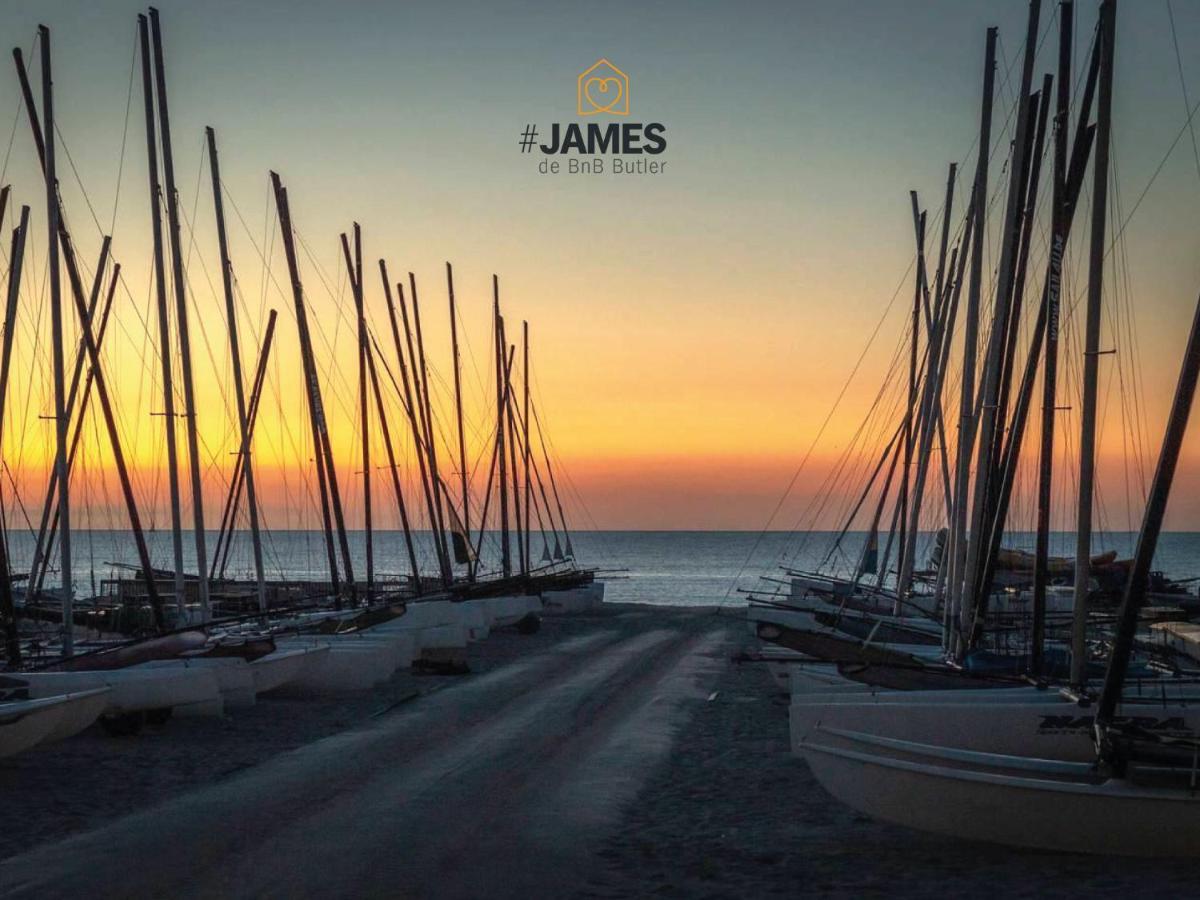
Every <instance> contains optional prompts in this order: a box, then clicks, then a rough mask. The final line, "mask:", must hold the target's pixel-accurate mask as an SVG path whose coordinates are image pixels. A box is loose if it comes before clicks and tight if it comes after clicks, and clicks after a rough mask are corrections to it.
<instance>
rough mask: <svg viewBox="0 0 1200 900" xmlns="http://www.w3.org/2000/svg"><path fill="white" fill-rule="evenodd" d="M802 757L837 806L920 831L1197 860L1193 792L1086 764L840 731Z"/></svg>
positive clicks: (1198, 803) (1198, 814) (1199, 801)
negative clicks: (1143, 782)
mask: <svg viewBox="0 0 1200 900" xmlns="http://www.w3.org/2000/svg"><path fill="white" fill-rule="evenodd" d="M827 738H833V739H834V740H836V741H838V742H840V743H841V744H843V746H834V745H833V744H832V743H830V742H827V740H826V739H827ZM802 751H803V755H804V758H805V759H806V760H807V761H808V764H809V767H810V768H811V769H812V772H813V775H814V776H815V777H816V779H817V781H819V782H820V783H821V786H822V787H824V788H825V790H827V791H828V792H829V793H830V794H832V795H833V796H834V797H836V798H837V799H838V800H840V801H841V802H843V803H845V804H846V805H847V806H850V807H851V808H853V809H855V810H858V811H859V812H861V813H864V814H866V815H868V816H871V817H872V818H876V819H879V820H881V821H885V822H891V823H893V824H896V825H903V826H906V827H908V828H915V829H917V830H920V831H926V832H931V833H934V834H940V835H945V836H948V837H954V838H962V839H966V840H976V841H988V842H992V843H999V844H1008V845H1011V846H1016V847H1032V848H1036V849H1039V850H1060V851H1067V852H1072V853H1095V854H1107V855H1124V856H1150V857H1172V856H1179V857H1194V856H1195V854H1196V848H1197V847H1200V795H1198V794H1197V793H1196V792H1195V791H1189V790H1183V789H1178V788H1174V789H1173V788H1169V787H1149V786H1142V785H1139V784H1136V783H1133V782H1131V781H1127V780H1123V779H1118V778H1105V777H1103V776H1100V775H1098V774H1097V772H1096V770H1095V768H1094V766H1093V765H1092V764H1091V763H1087V762H1062V761H1057V760H1046V759H1037V758H1032V757H1027V756H1012V755H1004V754H990V753H977V752H969V751H963V750H952V749H948V748H945V747H937V746H933V745H929V744H922V743H916V742H906V741H894V740H889V739H885V738H879V737H875V736H872V735H864V734H861V733H854V732H850V731H837V730H834V731H825V730H822V731H820V732H819V733H818V735H817V736H815V737H814V739H813V741H810V742H808V743H806V744H805V745H804V746H803V748H802Z"/></svg>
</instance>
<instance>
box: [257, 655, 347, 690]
mask: <svg viewBox="0 0 1200 900" xmlns="http://www.w3.org/2000/svg"><path fill="white" fill-rule="evenodd" d="M328 654H329V645H328V644H322V645H321V646H319V647H290V648H287V649H283V650H276V651H275V652H274V653H269V654H267V655H266V656H261V657H259V658H258V659H256V660H254V661H253V662H252V663H250V672H251V675H252V676H253V678H254V692H255V693H256V694H265V693H268V692H269V691H273V690H276V689H277V688H281V687H283V686H284V685H286V684H288V683H289V682H292V681H294V680H295V679H297V678H299V677H300V674H301V673H302V672H304V671H305V669H308V668H311V667H312V666H314V665H315V664H316V663H318V662H319V661H320V660H322V659H323V658H324V657H325V656H326V655H328Z"/></svg>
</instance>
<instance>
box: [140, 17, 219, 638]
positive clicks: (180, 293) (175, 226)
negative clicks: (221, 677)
mask: <svg viewBox="0 0 1200 900" xmlns="http://www.w3.org/2000/svg"><path fill="white" fill-rule="evenodd" d="M150 28H151V31H152V33H153V38H154V80H155V86H156V88H157V91H158V124H159V140H160V142H161V143H162V162H163V177H164V179H165V180H166V192H167V224H168V227H169V228H170V230H171V270H172V271H171V274H172V276H173V279H174V282H175V319H176V329H177V330H178V332H179V367H180V370H181V371H182V373H183V403H184V406H185V407H186V408H185V410H184V424H185V426H186V432H187V441H188V471H189V474H190V475H191V480H192V532H193V536H194V538H195V541H196V579H197V588H198V593H199V600H200V614H201V616H202V617H203V618H204V620H205V621H207V620H208V619H209V618H210V616H211V612H212V611H211V609H210V606H209V599H208V552H207V548H206V546H205V535H204V499H203V496H202V494H203V485H202V483H201V481H200V441H199V438H198V437H197V434H196V390H195V385H194V384H193V381H192V345H191V340H190V338H189V333H188V308H187V284H186V282H185V281H184V275H183V247H182V240H181V238H180V230H179V198H178V196H177V194H176V191H175V163H174V160H173V158H172V154H171V120H170V115H169V112H168V109H167V76H166V70H165V68H164V65H163V47H162V29H161V28H160V27H159V21H158V10H157V9H155V8H154V7H153V6H152V7H150Z"/></svg>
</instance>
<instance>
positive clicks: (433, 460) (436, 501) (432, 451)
mask: <svg viewBox="0 0 1200 900" xmlns="http://www.w3.org/2000/svg"><path fill="white" fill-rule="evenodd" d="M408 287H409V293H411V294H412V311H413V330H415V331H416V334H417V356H416V365H417V366H419V369H418V368H414V369H413V380H414V384H415V385H416V387H417V402H418V404H419V406H420V407H421V414H422V416H423V417H424V421H425V451H426V453H428V454H429V480H430V482H431V486H432V488H433V509H434V512H435V513H436V514H437V522H436V523H435V525H434V533H435V535H436V538H437V542H438V552H439V553H440V554H441V555H442V558H443V559H444V560H445V561H446V568H447V571H449V566H450V555H449V552H448V550H447V549H446V520H445V518H444V517H443V515H442V479H441V475H440V474H439V470H438V461H437V436H436V435H435V434H434V431H433V408H432V406H431V401H430V399H429V398H430V393H431V392H430V389H429V369H428V367H427V366H426V365H425V339H424V337H423V335H422V330H421V303H420V301H419V300H418V299H417V276H416V275H414V274H413V273H412V272H409V273H408ZM400 312H401V314H402V315H403V317H404V328H405V331H407V330H408V313H407V312H406V311H405V305H404V296H403V295H401V297H400ZM409 357H412V347H411V346H410V347H409ZM451 583H452V577H451V578H450V579H448V580H447V581H446V586H447V587H449V586H450V584H451Z"/></svg>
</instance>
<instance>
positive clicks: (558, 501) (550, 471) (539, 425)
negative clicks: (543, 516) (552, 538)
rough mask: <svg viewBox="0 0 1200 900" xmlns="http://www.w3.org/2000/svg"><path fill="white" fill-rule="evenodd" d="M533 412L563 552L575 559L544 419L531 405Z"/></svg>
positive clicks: (535, 407)
mask: <svg viewBox="0 0 1200 900" xmlns="http://www.w3.org/2000/svg"><path fill="white" fill-rule="evenodd" d="M531 411H532V412H533V421H534V424H536V425H537V430H538V441H539V443H541V445H542V458H543V459H544V460H545V461H546V474H547V475H549V476H550V490H551V492H552V493H553V494H554V505H555V506H556V507H557V508H558V521H559V522H560V523H561V524H562V532H563V540H565V541H566V544H567V545H566V547H564V548H563V552H564V553H565V554H566V556H567V558H569V559H573V558H574V556H575V549H574V548H573V547H572V546H571V532H570V531H568V530H567V517H566V516H565V515H563V505H562V500H561V499H560V498H559V495H558V483H557V482H556V481H555V480H554V467H553V466H552V465H550V453H549V452H548V451H547V449H546V433H545V432H544V431H542V420H541V418H540V417H539V416H538V411H537V406H536V405H534V406H533V407H531Z"/></svg>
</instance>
